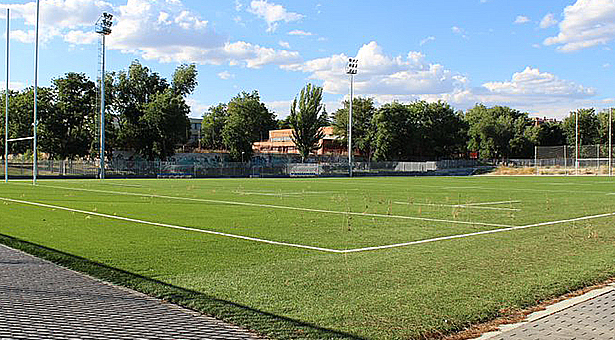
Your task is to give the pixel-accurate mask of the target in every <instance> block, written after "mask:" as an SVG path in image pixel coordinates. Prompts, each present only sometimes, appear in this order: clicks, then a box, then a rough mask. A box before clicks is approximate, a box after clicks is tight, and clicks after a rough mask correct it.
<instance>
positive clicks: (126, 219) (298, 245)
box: [0, 197, 342, 253]
mask: <svg viewBox="0 0 615 340" xmlns="http://www.w3.org/2000/svg"><path fill="white" fill-rule="evenodd" d="M0 200H3V201H6V202H13V203H20V204H26V205H33V206H37V207H43V208H50V209H59V210H65V211H70V212H76V213H80V214H85V215H92V216H98V217H104V218H109V219H113V220H120V221H127V222H134V223H141V224H148V225H153V226H157V227H165V228H172V229H180V230H187V231H195V232H199V233H205V234H212V235H219V236H226V237H232V238H238V239H242V240H248V241H254V242H261V243H269V244H275V245H280V246H287V247H295V248H303V249H310V250H318V251H323V252H328V253H341V252H342V251H340V250H335V249H328V248H320V247H312V246H305V245H301V244H294V243H286V242H277V241H270V240H265V239H260V238H254V237H248V236H241V235H234V234H227V233H221V232H218V231H211V230H204V229H196V228H190V227H182V226H177V225H172V224H165V223H157V222H150V221H144V220H137V219H134V218H128V217H122V216H114V215H107V214H101V213H97V212H92V211H86V210H78V209H71V208H66V207H62V206H58V205H50V204H44V203H37V202H29V201H21V200H14V199H10V198H4V197H0Z"/></svg>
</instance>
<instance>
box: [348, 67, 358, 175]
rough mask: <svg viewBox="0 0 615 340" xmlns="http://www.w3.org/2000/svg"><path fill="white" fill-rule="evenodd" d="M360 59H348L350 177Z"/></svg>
mask: <svg viewBox="0 0 615 340" xmlns="http://www.w3.org/2000/svg"><path fill="white" fill-rule="evenodd" d="M358 67H359V59H356V58H348V65H346V74H348V75H349V76H350V105H349V106H348V175H349V176H350V177H352V101H353V95H354V75H355V74H357V70H358Z"/></svg>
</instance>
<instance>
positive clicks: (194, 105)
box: [186, 97, 210, 118]
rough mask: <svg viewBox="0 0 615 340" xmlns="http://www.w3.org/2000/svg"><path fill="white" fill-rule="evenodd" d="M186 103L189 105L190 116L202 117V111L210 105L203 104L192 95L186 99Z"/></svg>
mask: <svg viewBox="0 0 615 340" xmlns="http://www.w3.org/2000/svg"><path fill="white" fill-rule="evenodd" d="M186 104H188V106H190V118H203V113H205V112H206V111H207V110H209V107H210V105H207V104H203V103H201V102H200V101H198V100H197V99H194V98H193V97H189V98H187V99H186Z"/></svg>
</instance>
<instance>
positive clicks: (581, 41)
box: [543, 0, 615, 52]
mask: <svg viewBox="0 0 615 340" xmlns="http://www.w3.org/2000/svg"><path fill="white" fill-rule="evenodd" d="M559 29H560V31H559V34H558V35H557V36H554V37H549V38H547V39H545V41H544V42H543V43H544V44H545V45H547V46H551V45H558V47H557V49H558V50H560V51H562V52H572V51H577V50H580V49H584V48H589V47H594V46H597V45H606V44H607V43H609V42H610V41H611V40H613V39H614V38H615V1H613V0H577V2H576V3H575V4H573V5H570V6H568V7H566V8H565V9H564V19H563V20H562V21H561V22H560V24H559Z"/></svg>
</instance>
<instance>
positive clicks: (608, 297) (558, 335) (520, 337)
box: [489, 290, 615, 340]
mask: <svg viewBox="0 0 615 340" xmlns="http://www.w3.org/2000/svg"><path fill="white" fill-rule="evenodd" d="M489 340H615V290H610V291H608V292H606V293H604V294H602V295H599V296H597V297H594V298H592V299H590V300H587V301H584V302H581V303H579V304H576V305H574V306H571V307H569V308H566V309H563V310H561V311H558V312H556V313H553V314H551V315H548V316H546V317H543V318H540V319H537V320H534V321H531V322H527V323H524V324H522V325H521V326H519V327H517V328H514V329H512V330H508V331H505V332H503V333H502V334H500V335H497V336H494V337H490V338H489Z"/></svg>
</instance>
